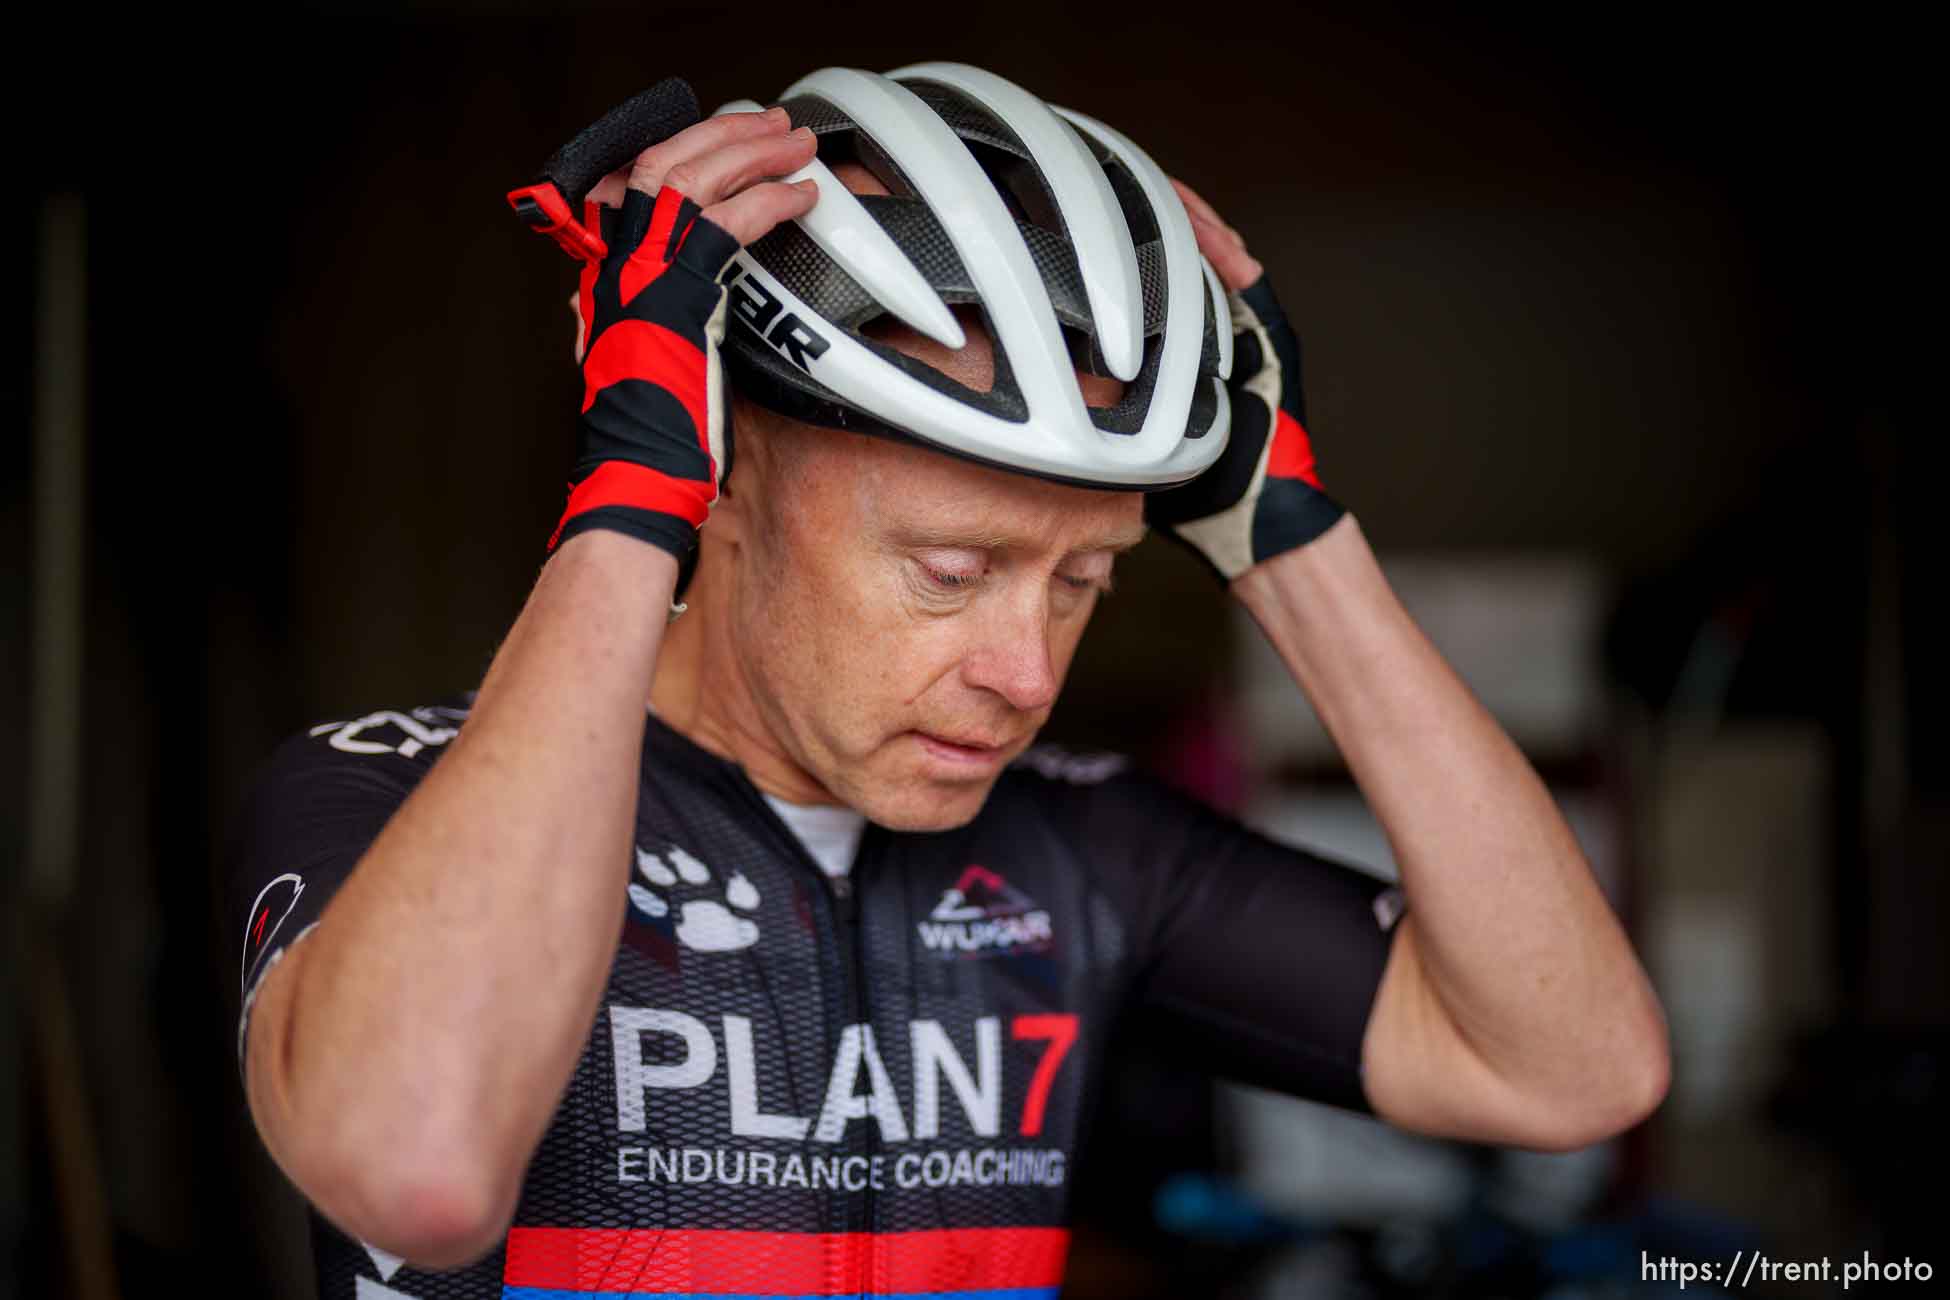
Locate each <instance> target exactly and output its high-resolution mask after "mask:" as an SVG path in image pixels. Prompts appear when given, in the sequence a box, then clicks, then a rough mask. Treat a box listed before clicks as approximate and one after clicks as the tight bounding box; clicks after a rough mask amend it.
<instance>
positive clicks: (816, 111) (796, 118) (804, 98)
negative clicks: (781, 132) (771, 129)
mask: <svg viewBox="0 0 1950 1300" xmlns="http://www.w3.org/2000/svg"><path fill="white" fill-rule="evenodd" d="M777 106H778V107H780V108H783V109H784V110H785V113H786V116H787V117H789V118H791V119H792V125H793V126H794V127H801V126H807V127H811V128H812V132H813V134H814V135H829V134H831V133H832V132H835V131H853V130H857V129H858V128H857V127H855V126H854V125H853V119H852V118H850V117H848V116H847V115H846V114H845V113H844V112H842V111H841V110H840V108H839V106H838V105H837V104H834V103H832V102H831V101H829V100H824V99H821V98H820V97H819V96H817V95H794V96H793V97H792V98H791V99H782V100H780V101H779V102H778V105H777Z"/></svg>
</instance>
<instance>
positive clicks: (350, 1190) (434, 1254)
mask: <svg viewBox="0 0 1950 1300" xmlns="http://www.w3.org/2000/svg"><path fill="white" fill-rule="evenodd" d="M320 1182H321V1185H322V1186H325V1187H329V1188H332V1189H334V1190H335V1191H336V1193H337V1194H336V1195H334V1196H333V1197H332V1200H331V1203H330V1204H326V1203H324V1202H323V1200H322V1199H321V1201H320V1204H319V1209H320V1210H321V1211H323V1212H324V1213H325V1215H326V1217H327V1218H329V1219H332V1220H333V1221H334V1222H335V1223H337V1225H338V1226H339V1227H340V1228H341V1229H343V1230H345V1231H346V1232H348V1233H350V1234H351V1235H352V1236H354V1237H356V1238H357V1239H358V1240H359V1241H361V1242H363V1243H365V1244H366V1245H368V1246H372V1247H376V1248H378V1249H379V1250H383V1251H385V1252H386V1253H387V1254H390V1255H397V1256H399V1257H400V1258H401V1259H403V1260H405V1261H406V1262H407V1263H408V1264H410V1265H412V1266H413V1267H414V1268H420V1269H454V1268H462V1267H465V1266H467V1265H469V1264H472V1263H474V1262H475V1261H476V1260H479V1259H480V1258H482V1257H483V1256H485V1255H487V1254H488V1253H490V1252H491V1251H493V1250H494V1249H495V1247H497V1246H498V1245H500V1244H501V1242H502V1241H503V1240H504V1239H505V1238H506V1236H507V1232H508V1225H509V1224H510V1223H511V1222H513V1219H514V1207H515V1200H516V1196H515V1195H514V1194H512V1193H511V1192H510V1191H508V1190H505V1189H503V1188H502V1187H501V1186H500V1182H501V1180H498V1179H495V1178H491V1177H486V1176H482V1175H480V1174H479V1173H478V1172H477V1171H474V1170H470V1169H469V1168H467V1167H466V1166H465V1165H464V1164H462V1163H457V1162H455V1161H451V1160H446V1159H443V1158H441V1157H439V1156H438V1155H416V1156H411V1157H405V1158H402V1157H400V1156H392V1157H388V1158H386V1159H383V1160H377V1161H371V1162H368V1163H367V1164H366V1165H365V1166H364V1167H363V1168H359V1169H344V1170H341V1171H339V1173H338V1176H337V1177H334V1178H327V1179H321V1180H320Z"/></svg>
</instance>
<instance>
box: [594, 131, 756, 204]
mask: <svg viewBox="0 0 1950 1300" xmlns="http://www.w3.org/2000/svg"><path fill="white" fill-rule="evenodd" d="M714 123H722V124H725V125H718V126H715V127H713V129H712V130H710V131H708V132H703V133H702V135H701V138H702V140H703V147H704V148H706V149H709V148H713V147H715V145H716V144H728V143H730V142H731V141H733V140H737V139H739V138H741V137H743V136H747V135H763V134H765V133H766V132H767V131H777V132H781V133H783V132H784V130H785V128H786V127H787V126H788V125H789V123H788V121H787V119H786V114H785V110H784V109H782V108H775V109H768V110H767V111H765V112H763V113H726V114H725V115H724V116H722V117H713V118H707V119H706V120H704V121H702V122H699V123H697V124H695V125H693V126H689V127H686V128H685V129H684V130H683V131H680V132H678V133H677V135H674V136H672V137H671V138H670V139H668V140H665V141H662V142H661V143H658V144H655V145H652V146H651V147H650V148H648V149H645V150H644V151H643V152H642V153H640V154H638V155H637V156H636V157H635V158H633V159H631V160H630V161H629V162H627V163H625V164H624V165H623V166H621V167H618V168H617V169H616V170H615V171H613V172H611V173H610V174H609V175H607V176H605V177H603V178H602V179H601V180H599V181H597V182H596V185H595V188H593V189H591V190H590V191H589V197H590V198H591V199H594V200H595V201H596V202H598V203H601V204H602V205H603V206H604V207H606V208H620V207H622V206H623V192H624V191H625V190H626V189H628V188H629V184H630V173H631V172H632V171H634V170H635V169H636V168H637V166H638V165H639V164H642V165H644V166H646V167H650V168H656V169H657V174H658V176H659V177H660V176H661V172H662V169H664V168H667V167H670V166H672V165H673V164H674V163H675V162H678V161H682V159H683V158H685V157H688V156H689V155H688V154H687V153H683V152H681V151H682V150H685V149H688V148H689V147H690V146H689V143H681V144H680V141H681V140H682V138H683V137H684V136H686V135H689V134H690V133H691V132H693V131H697V130H698V129H699V128H700V127H707V126H712V125H713V124H714ZM673 150H676V151H675V152H674V151H673ZM650 179H652V178H651V177H649V176H646V178H645V181H646V185H647V184H648V182H649V180H650ZM657 188H661V185H659V186H657V187H652V188H648V189H646V190H645V192H646V193H652V194H654V193H655V192H656V189H657Z"/></svg>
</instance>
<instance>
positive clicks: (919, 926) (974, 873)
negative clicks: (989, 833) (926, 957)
mask: <svg viewBox="0 0 1950 1300" xmlns="http://www.w3.org/2000/svg"><path fill="white" fill-rule="evenodd" d="M915 930H916V931H917V932H918V933H919V935H920V937H921V945H922V946H923V947H925V948H926V949H928V950H929V951H930V952H934V953H939V954H940V955H942V956H944V957H988V956H995V955H1006V954H1014V953H1023V952H1046V951H1048V950H1049V946H1050V922H1049V913H1048V912H1046V911H1044V910H1043V909H1042V908H1041V907H1038V906H1037V905H1036V900H1035V899H1033V898H1031V897H1029V895H1027V894H1025V893H1023V892H1022V891H1021V890H1020V889H1017V888H1016V887H1015V886H1014V885H1012V884H1010V883H1009V882H1008V881H1006V880H1004V879H1003V878H1002V877H1001V876H999V875H997V874H996V873H995V872H993V871H990V870H989V869H988V868H987V867H984V866H979V865H977V864H975V863H970V864H969V865H968V866H966V867H964V868H963V869H962V873H961V878H960V879H958V880H956V881H955V883H954V884H953V885H950V886H949V887H948V888H947V889H945V890H943V891H942V893H941V901H940V902H938V903H936V904H935V905H934V911H932V912H930V913H929V914H928V919H927V920H925V921H917V922H916V923H915Z"/></svg>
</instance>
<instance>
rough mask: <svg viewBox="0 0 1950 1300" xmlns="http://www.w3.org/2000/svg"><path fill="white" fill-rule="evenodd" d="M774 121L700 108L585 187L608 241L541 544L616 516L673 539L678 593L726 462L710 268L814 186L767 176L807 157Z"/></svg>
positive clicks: (716, 305)
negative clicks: (555, 502) (569, 470)
mask: <svg viewBox="0 0 1950 1300" xmlns="http://www.w3.org/2000/svg"><path fill="white" fill-rule="evenodd" d="M789 125H790V124H789V123H788V121H787V120H786V115H785V113H784V112H783V111H782V110H778V109H774V110H771V111H769V112H765V113H733V114H726V115H725V116H723V117H714V118H710V119H708V120H706V121H703V122H699V123H696V124H695V125H693V126H690V127H687V128H686V129H685V130H683V131H680V132H678V133H677V134H676V135H674V136H672V137H670V138H669V139H668V140H665V141H663V142H662V143H660V144H657V145H654V146H652V147H651V148H649V149H646V150H645V151H644V152H643V153H641V154H639V155H638V156H637V158H636V160H635V162H634V163H633V164H632V165H631V167H630V168H629V169H628V170H627V171H622V170H619V171H617V172H615V173H613V174H611V175H610V176H608V177H606V178H605V179H604V180H602V181H601V182H599V183H598V184H597V186H596V187H595V189H594V190H592V191H591V192H590V194H589V198H588V200H587V203H586V206H585V212H586V220H585V225H587V226H588V227H589V228H590V229H592V230H594V229H597V228H598V224H599V218H600V216H601V213H602V209H603V208H604V207H606V206H607V207H617V206H618V205H620V212H618V213H617V214H616V216H615V217H614V218H613V220H611V221H610V222H609V223H607V230H606V235H607V244H608V252H607V254H606V255H605V256H604V257H603V259H602V260H601V262H600V263H588V264H585V266H584V268H583V272H582V282H581V287H580V289H579V291H578V293H577V303H578V317H579V320H580V325H581V330H580V337H579V338H578V340H577V348H576V352H577V357H578V360H579V361H580V362H581V365H582V373H583V380H584V395H583V401H582V416H581V418H580V420H579V421H578V422H577V433H576V459H575V465H574V470H573V474H572V478H571V481H570V485H569V486H570V492H569V503H568V508H567V509H566V510H565V511H564V512H563V515H562V520H561V522H560V523H559V524H557V526H556V530H555V534H554V535H553V536H552V537H550V538H549V549H550V550H551V551H553V550H554V548H555V547H556V546H558V545H560V544H561V543H562V542H563V541H565V540H567V539H568V538H570V537H573V536H575V535H576V534H577V533H579V532H583V531H586V530H588V529H591V528H610V529H615V530H616V531H618V532H622V533H626V534H628V535H630V536H632V537H636V538H638V539H640V540H642V541H645V542H649V543H650V544H652V545H654V546H660V547H662V548H664V549H665V550H667V551H670V552H671V553H672V554H673V555H675V556H676V557H677V560H678V568H679V576H678V586H677V594H678V595H679V596H680V597H681V596H682V594H683V590H684V587H685V585H686V583H687V582H688V581H689V578H690V574H691V570H692V569H693V568H694V567H695V560H696V545H697V530H698V529H699V528H700V527H702V526H703V524H704V521H705V519H706V518H707V517H708V515H709V514H710V510H711V507H712V505H713V504H714V503H715V502H716V501H717V497H718V489H719V484H720V483H721V481H722V479H723V477H724V476H725V475H726V474H728V473H729V472H730V467H731V456H732V446H731V427H730V420H729V417H728V413H727V410H726V404H725V395H724V382H723V372H722V371H721V369H720V367H719V363H718V355H717V353H718V345H719V342H720V341H721V340H722V339H723V337H724V290H723V289H722V288H721V287H720V286H719V285H718V282H717V276H718V273H719V271H721V270H722V269H723V268H724V264H725V262H726V261H727V260H729V259H730V257H731V255H732V253H734V252H735V251H736V250H737V248H738V246H739V244H741V243H748V242H750V241H751V240H754V239H757V238H758V237H759V236H761V235H763V234H765V233H766V232H767V231H769V230H770V229H772V227H773V226H775V225H777V224H778V223H779V222H781V221H784V220H787V219H789V218H792V217H796V216H798V215H800V214H802V213H804V212H806V211H808V210H809V209H810V208H811V207H812V205H813V204H814V203H815V202H816V201H817V199H818V197H819V196H818V191H817V189H816V187H815V186H814V185H813V183H812V182H811V181H801V182H799V183H798V184H796V185H789V184H785V183H782V182H779V181H776V180H772V179H769V178H772V177H777V176H782V175H785V174H787V173H789V172H792V171H795V170H797V169H798V168H799V167H801V166H803V165H805V163H806V162H807V160H808V159H810V158H811V157H812V154H813V150H814V143H813V137H812V133H811V132H810V131H807V130H799V131H793V130H790V129H789Z"/></svg>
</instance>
